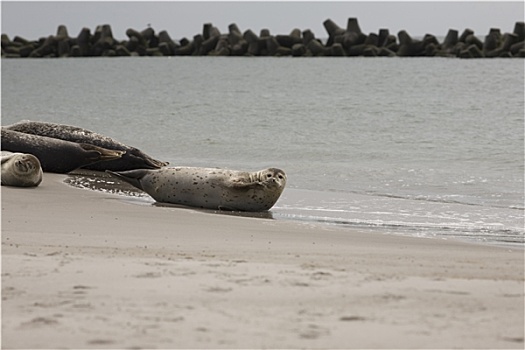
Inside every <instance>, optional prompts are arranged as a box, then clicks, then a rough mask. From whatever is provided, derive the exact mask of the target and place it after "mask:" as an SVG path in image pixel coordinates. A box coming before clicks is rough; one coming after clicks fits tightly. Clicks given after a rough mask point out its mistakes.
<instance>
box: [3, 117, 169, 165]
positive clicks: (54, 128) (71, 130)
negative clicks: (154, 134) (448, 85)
mask: <svg viewBox="0 0 525 350" xmlns="http://www.w3.org/2000/svg"><path fill="white" fill-rule="evenodd" d="M5 128H6V129H8V130H13V131H18V132H23V133H26V134H32V135H38V136H46V137H51V138H55V139H60V140H64V141H70V142H75V143H86V144H91V145H94V146H98V147H102V148H105V149H110V150H116V151H125V153H124V154H123V155H122V157H120V158H118V159H114V160H111V161H105V162H104V163H95V164H90V165H86V166H83V168H85V169H90V170H99V171H105V170H112V171H124V170H132V169H158V168H161V167H163V166H166V165H168V163H167V162H161V161H160V160H156V159H153V158H152V157H150V156H149V155H147V154H146V153H144V152H142V151H141V150H139V149H137V148H135V147H131V146H128V145H125V144H123V143H121V142H119V141H116V140H114V139H112V138H111V137H108V136H104V135H101V134H98V133H95V132H93V131H90V130H87V129H83V128H79V127H76V126H71V125H64V124H55V123H47V122H40V121H30V120H23V121H20V122H18V123H15V124H12V125H9V126H5Z"/></svg>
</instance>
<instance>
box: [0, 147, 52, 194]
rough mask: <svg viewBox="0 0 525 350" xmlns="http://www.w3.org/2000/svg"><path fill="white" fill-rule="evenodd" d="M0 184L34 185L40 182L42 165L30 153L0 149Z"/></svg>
mask: <svg viewBox="0 0 525 350" xmlns="http://www.w3.org/2000/svg"><path fill="white" fill-rule="evenodd" d="M1 159H2V178H1V179H2V181H1V182H2V186H16V187H36V186H38V185H40V183H41V182H42V167H41V166H40V161H39V160H38V158H37V157H35V156H34V155H32V154H25V153H13V152H7V151H2V153H1Z"/></svg>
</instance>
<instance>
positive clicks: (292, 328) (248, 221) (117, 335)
mask: <svg viewBox="0 0 525 350" xmlns="http://www.w3.org/2000/svg"><path fill="white" fill-rule="evenodd" d="M64 179H65V176H64V175H55V174H48V173H46V174H44V181H43V183H42V184H41V185H40V186H39V187H37V188H34V189H22V188H10V187H2V189H1V195H2V337H1V338H2V348H32V349H38V348H133V349H138V348H493V349H495V348H519V349H523V346H524V342H523V337H524V333H523V332H524V331H523V329H524V328H523V327H524V311H523V310H524V275H523V263H524V258H523V253H524V252H523V250H522V249H517V248H509V247H498V246H489V245H480V244H470V243H463V242H457V241H450V240H438V239H423V238H409V237H398V236H392V235H386V234H382V233H380V232H377V233H371V232H360V231H358V230H351V229H343V228H338V227H335V226H328V225H325V226H323V225H314V224H306V223H305V224H302V223H296V222H287V221H276V220H270V219H257V218H248V217H237V216H231V215H220V214H214V213H210V212H202V211H198V210H193V209H185V208H171V207H158V206H153V205H140V204H137V203H133V201H130V200H126V199H125V197H123V196H118V195H114V194H108V193H103V192H96V191H90V190H81V189H75V188H72V187H70V186H68V185H66V184H64V183H63V181H64Z"/></svg>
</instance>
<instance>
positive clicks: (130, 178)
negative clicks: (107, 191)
mask: <svg viewBox="0 0 525 350" xmlns="http://www.w3.org/2000/svg"><path fill="white" fill-rule="evenodd" d="M106 173H108V174H110V175H112V176H114V177H116V178H118V179H120V180H123V181H125V182H127V183H129V184H130V185H133V186H134V187H136V188H138V189H139V190H143V191H144V188H143V187H142V184H141V183H140V180H141V179H142V178H143V177H144V176H146V175H147V174H148V170H147V169H136V170H127V171H118V172H117V171H111V170H106Z"/></svg>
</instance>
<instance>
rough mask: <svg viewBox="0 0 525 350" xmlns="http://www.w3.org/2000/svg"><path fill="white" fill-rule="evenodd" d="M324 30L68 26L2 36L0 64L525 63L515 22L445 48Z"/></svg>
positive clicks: (453, 37)
mask: <svg viewBox="0 0 525 350" xmlns="http://www.w3.org/2000/svg"><path fill="white" fill-rule="evenodd" d="M323 26H324V28H325V30H326V32H327V34H328V39H327V40H320V39H318V38H317V37H316V36H315V34H314V33H313V32H312V31H310V30H309V29H306V30H303V31H301V30H300V29H293V30H292V31H291V32H290V33H289V34H277V35H273V34H271V33H270V30H268V29H262V30H261V31H260V33H259V35H257V34H256V33H254V32H253V31H252V30H250V29H248V30H245V31H244V32H241V30H240V29H239V28H238V26H237V25H236V24H235V23H232V24H230V25H229V26H228V32H227V33H222V32H221V31H220V30H219V29H218V28H217V27H215V26H213V24H211V23H205V24H204V25H203V28H202V33H199V34H196V35H194V36H193V38H191V39H188V38H185V37H184V38H181V39H180V40H173V39H172V38H171V37H170V35H169V34H168V32H167V31H165V30H163V31H160V32H158V33H156V32H155V30H154V29H153V28H151V27H148V28H146V29H144V30H142V31H137V30H135V29H131V28H130V29H128V30H126V36H127V37H128V39H127V40H117V39H115V38H114V37H113V33H112V30H111V26H110V25H109V24H104V25H99V26H97V27H96V29H95V31H94V32H93V33H92V32H91V30H90V29H89V28H83V29H82V30H81V31H80V33H79V34H78V35H77V36H76V37H70V36H69V34H68V30H67V28H66V26H64V25H59V26H58V28H57V33H56V35H50V36H47V37H42V38H40V39H38V40H27V39H25V38H22V37H19V36H15V37H14V38H13V40H11V39H10V38H9V37H8V35H6V34H2V58H19V57H23V58H25V57H28V58H42V57H45V58H48V57H99V56H105V57H113V56H293V57H315V56H336V57H343V56H368V57H375V56H387V57H395V56H400V57H421V56H427V57H460V58H492V57H522V58H523V57H525V23H524V22H516V23H515V25H514V31H513V32H512V33H501V30H500V29H498V28H490V30H489V32H488V34H487V35H485V36H484V37H483V38H482V39H483V40H482V39H481V38H480V37H479V36H477V35H476V34H475V33H474V31H472V30H470V29H465V30H464V31H463V32H462V33H461V34H460V33H459V31H457V30H455V29H449V31H448V33H447V35H446V36H445V38H444V40H443V42H439V41H438V39H437V38H436V36H435V35H432V34H426V35H425V36H424V37H423V38H422V39H414V38H412V37H411V36H410V34H409V33H407V32H406V31H405V30H401V31H399V32H398V33H397V35H393V34H391V33H390V31H389V30H388V29H380V30H379V32H378V33H369V34H365V33H363V32H362V31H361V28H360V26H359V23H358V20H357V18H353V17H351V18H348V22H347V25H346V28H342V27H340V26H339V25H338V24H336V23H335V22H334V21H332V20H330V19H327V20H325V21H324V22H323Z"/></svg>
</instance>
